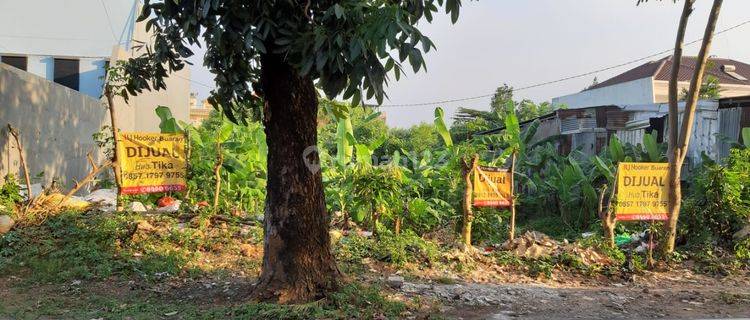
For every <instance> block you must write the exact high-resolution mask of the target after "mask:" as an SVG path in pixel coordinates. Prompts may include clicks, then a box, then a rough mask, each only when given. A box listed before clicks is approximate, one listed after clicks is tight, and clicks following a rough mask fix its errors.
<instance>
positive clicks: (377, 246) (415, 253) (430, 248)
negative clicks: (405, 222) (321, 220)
mask: <svg viewBox="0 0 750 320" xmlns="http://www.w3.org/2000/svg"><path fill="white" fill-rule="evenodd" d="M335 252H336V256H337V258H338V259H339V261H341V262H346V263H358V262H360V261H362V259H364V258H372V259H376V260H379V261H383V262H388V263H391V264H394V265H396V266H403V265H405V264H407V263H419V264H425V265H430V264H432V263H434V262H436V261H437V259H438V257H439V255H440V249H439V247H438V245H437V244H435V243H432V242H430V241H427V240H424V239H422V238H421V237H420V236H418V235H417V234H415V233H414V232H412V231H411V230H407V231H405V232H404V233H402V234H400V235H395V234H393V233H391V232H389V231H387V230H386V231H385V232H382V233H381V234H380V235H379V236H378V238H377V239H370V238H366V237H362V236H359V235H350V236H347V237H344V238H342V239H341V240H340V241H339V244H338V246H337V247H336V249H335Z"/></svg>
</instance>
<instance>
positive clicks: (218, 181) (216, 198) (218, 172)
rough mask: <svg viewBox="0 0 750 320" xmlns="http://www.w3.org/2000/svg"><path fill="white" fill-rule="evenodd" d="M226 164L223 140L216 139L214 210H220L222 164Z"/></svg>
mask: <svg viewBox="0 0 750 320" xmlns="http://www.w3.org/2000/svg"><path fill="white" fill-rule="evenodd" d="M222 164H224V153H223V152H222V151H221V142H219V141H218V140H217V141H216V165H214V177H215V178H216V187H215V189H214V190H215V192H214V212H216V211H217V210H219V193H220V192H221V165H222Z"/></svg>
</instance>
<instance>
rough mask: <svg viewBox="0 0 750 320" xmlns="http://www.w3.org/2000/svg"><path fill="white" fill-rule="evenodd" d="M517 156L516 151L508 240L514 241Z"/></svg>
mask: <svg viewBox="0 0 750 320" xmlns="http://www.w3.org/2000/svg"><path fill="white" fill-rule="evenodd" d="M516 154H517V152H516V151H514V152H513V155H512V156H511V160H510V231H508V239H509V240H511V241H513V239H515V237H516V184H515V178H514V176H515V172H516Z"/></svg>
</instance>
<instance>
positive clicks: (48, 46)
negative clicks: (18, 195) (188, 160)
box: [0, 0, 190, 184]
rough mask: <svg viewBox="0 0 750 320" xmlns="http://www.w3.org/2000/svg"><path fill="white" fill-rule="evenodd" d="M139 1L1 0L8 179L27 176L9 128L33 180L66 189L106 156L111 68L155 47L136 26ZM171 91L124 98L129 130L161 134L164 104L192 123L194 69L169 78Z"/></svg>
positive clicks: (1, 115) (1, 120)
mask: <svg viewBox="0 0 750 320" xmlns="http://www.w3.org/2000/svg"><path fill="white" fill-rule="evenodd" d="M140 3H141V1H139V0H107V1H99V0H76V1H55V0H25V1H0V62H2V63H0V126H1V128H3V129H0V148H1V150H2V152H3V160H4V161H0V175H3V176H4V175H6V174H17V173H18V172H19V171H20V163H19V162H18V155H17V151H15V148H16V146H15V143H14V142H13V141H12V140H11V139H10V136H9V135H8V133H7V130H5V128H7V125H8V124H11V125H13V126H14V127H16V128H18V129H19V130H20V132H21V142H22V144H23V146H24V149H25V155H26V158H27V159H28V164H29V166H30V170H29V171H31V172H30V173H31V175H32V176H35V175H37V174H40V173H44V175H43V178H42V179H41V181H39V182H43V183H49V182H50V181H51V180H53V179H54V180H57V181H60V182H63V183H66V184H70V183H72V182H73V181H77V180H79V179H80V178H82V177H83V176H84V175H85V174H86V173H87V172H88V164H87V161H86V154H88V153H91V154H93V156H94V157H96V158H99V159H101V157H102V154H101V151H100V149H99V148H98V147H97V145H96V143H95V141H94V140H93V138H92V135H93V134H95V133H97V132H99V131H100V130H102V128H103V127H105V126H108V125H109V124H110V120H109V119H110V118H109V112H108V110H107V106H106V104H105V103H103V100H102V99H101V96H102V92H103V88H104V76H105V73H106V67H107V66H108V65H109V64H112V63H115V62H116V61H118V60H126V59H128V58H130V57H134V56H138V55H140V54H141V51H139V50H145V49H144V48H140V49H139V48H137V46H136V45H137V44H143V43H145V44H148V43H150V42H151V37H150V35H149V34H148V33H147V32H146V30H145V24H144V23H139V22H136V18H137V16H138V14H139V11H140ZM166 84H167V89H166V90H163V91H154V92H144V93H143V94H140V95H138V96H135V97H131V98H130V99H129V101H128V102H127V103H126V102H125V101H124V100H123V99H121V98H119V97H118V98H116V100H115V107H116V110H117V114H118V118H117V125H118V127H119V128H120V130H121V131H141V132H158V131H159V118H158V117H157V116H156V114H155V112H154V110H155V108H156V107H158V106H160V105H163V106H167V107H169V108H170V109H171V110H172V114H173V115H174V116H175V118H177V119H178V120H182V121H186V122H187V121H189V114H190V111H189V110H190V109H189V108H190V71H189V68H184V69H183V70H180V71H178V72H175V73H173V74H171V75H170V77H169V78H168V79H166Z"/></svg>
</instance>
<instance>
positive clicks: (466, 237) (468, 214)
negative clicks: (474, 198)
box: [461, 154, 479, 250]
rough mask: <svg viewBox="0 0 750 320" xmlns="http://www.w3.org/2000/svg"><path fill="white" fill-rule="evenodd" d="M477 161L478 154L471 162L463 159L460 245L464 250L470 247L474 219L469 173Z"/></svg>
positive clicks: (475, 166) (472, 170)
mask: <svg viewBox="0 0 750 320" xmlns="http://www.w3.org/2000/svg"><path fill="white" fill-rule="evenodd" d="M478 163H479V155H476V154H475V155H474V157H473V158H472V159H471V164H468V163H466V161H465V160H464V161H463V171H464V172H463V174H464V182H465V183H466V189H465V190H464V212H463V213H464V214H463V218H464V219H463V220H464V221H463V222H464V223H463V228H462V230H461V238H462V240H463V243H462V245H463V247H464V250H469V249H470V248H471V224H472V222H473V221H474V212H473V211H472V207H471V205H472V203H471V194H472V192H473V190H474V188H473V186H472V183H471V173H472V172H474V170H476V168H477V164H478Z"/></svg>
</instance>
